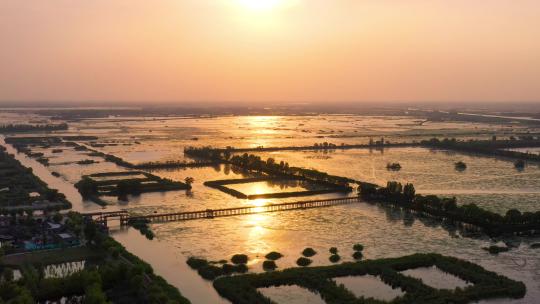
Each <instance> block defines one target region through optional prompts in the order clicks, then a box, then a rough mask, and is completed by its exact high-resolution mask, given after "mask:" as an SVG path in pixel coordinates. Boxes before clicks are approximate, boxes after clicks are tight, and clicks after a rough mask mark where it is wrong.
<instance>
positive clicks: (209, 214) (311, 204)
mask: <svg viewBox="0 0 540 304" xmlns="http://www.w3.org/2000/svg"><path fill="white" fill-rule="evenodd" d="M359 200H360V199H359V198H358V197H345V198H334V199H326V200H311V201H298V202H290V203H280V204H270V205H265V206H249V207H235V208H224V209H207V210H200V211H190V212H177V213H165V214H150V215H143V216H130V217H121V218H120V223H121V225H126V224H127V223H128V222H129V221H136V220H148V221H150V222H152V223H163V222H174V221H185V220H195V219H204V218H206V219H207V218H215V217H225V216H235V215H244V214H254V213H263V212H276V211H288V210H297V209H308V208H321V207H330V206H337V205H345V204H352V203H356V202H358V201H359Z"/></svg>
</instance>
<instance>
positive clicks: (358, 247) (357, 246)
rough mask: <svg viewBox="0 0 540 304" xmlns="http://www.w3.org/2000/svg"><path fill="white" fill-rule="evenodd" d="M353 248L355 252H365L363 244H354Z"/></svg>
mask: <svg viewBox="0 0 540 304" xmlns="http://www.w3.org/2000/svg"><path fill="white" fill-rule="evenodd" d="M352 248H353V250H354V251H362V250H364V245H362V244H354V245H353V247H352Z"/></svg>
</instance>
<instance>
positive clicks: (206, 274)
mask: <svg viewBox="0 0 540 304" xmlns="http://www.w3.org/2000/svg"><path fill="white" fill-rule="evenodd" d="M198 273H199V275H200V276H201V277H203V279H205V280H210V281H212V280H214V279H215V278H217V277H219V276H222V275H224V274H225V273H224V272H223V269H221V268H220V267H217V266H214V265H206V266H203V267H201V268H199V269H198Z"/></svg>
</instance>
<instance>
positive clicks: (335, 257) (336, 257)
mask: <svg viewBox="0 0 540 304" xmlns="http://www.w3.org/2000/svg"><path fill="white" fill-rule="evenodd" d="M328 259H329V260H330V262H332V263H337V262H339V260H341V257H340V256H339V254H332V255H331V256H330V258H328Z"/></svg>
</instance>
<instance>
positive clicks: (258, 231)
mask: <svg viewBox="0 0 540 304" xmlns="http://www.w3.org/2000/svg"><path fill="white" fill-rule="evenodd" d="M269 220H270V217H269V216H268V214H262V213H261V214H252V215H250V216H249V218H248V219H247V224H248V225H247V226H248V227H250V229H249V232H248V239H247V247H248V248H249V253H250V254H251V255H254V256H258V255H264V254H265V253H266V252H267V251H268V249H269V248H270V247H269V245H268V244H267V242H266V239H267V238H268V233H269V232H270V230H268V229H266V228H265V227H264V225H265V224H266V223H268V221H269ZM258 261H259V259H257V258H255V259H253V260H251V263H257V262H258Z"/></svg>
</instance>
